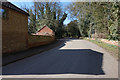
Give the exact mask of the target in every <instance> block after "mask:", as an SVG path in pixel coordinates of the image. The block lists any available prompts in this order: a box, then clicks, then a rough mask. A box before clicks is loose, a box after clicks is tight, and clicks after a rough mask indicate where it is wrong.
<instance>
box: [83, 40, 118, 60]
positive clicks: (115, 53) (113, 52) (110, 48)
mask: <svg viewBox="0 0 120 80" xmlns="http://www.w3.org/2000/svg"><path fill="white" fill-rule="evenodd" d="M84 40H88V41H90V42H92V43H95V44H97V45H98V46H100V47H102V48H104V49H105V50H107V51H108V52H110V53H111V55H112V56H114V57H115V58H117V59H118V52H119V49H120V47H118V46H115V45H111V44H108V43H104V42H102V41H100V40H90V39H84ZM118 48H119V49H118Z"/></svg>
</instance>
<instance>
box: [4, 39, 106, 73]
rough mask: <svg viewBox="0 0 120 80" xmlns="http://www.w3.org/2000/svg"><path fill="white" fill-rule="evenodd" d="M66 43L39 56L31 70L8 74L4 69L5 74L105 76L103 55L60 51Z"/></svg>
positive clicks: (84, 50) (91, 52)
mask: <svg viewBox="0 0 120 80" xmlns="http://www.w3.org/2000/svg"><path fill="white" fill-rule="evenodd" d="M66 41H68V40H66ZM66 41H65V42H63V43H62V44H61V45H60V46H58V47H56V48H54V49H52V50H50V51H48V52H47V53H43V54H44V55H41V56H39V63H37V64H35V65H34V66H33V67H32V68H31V69H29V70H26V71H25V72H18V73H17V71H16V73H12V72H11V73H10V72H9V73H7V71H6V70H5V71H4V69H3V74H5V75H12V74H17V75H21V74H22V75H23V74H24V75H33V74H34V75H35V74H37V75H41V74H89V75H104V74H105V73H104V71H103V70H102V61H103V53H100V52H96V51H93V50H91V49H61V50H60V48H61V47H63V46H65V43H66ZM69 41H70V40H69ZM21 66H22V65H21ZM28 68H29V66H28ZM13 70H14V69H13Z"/></svg>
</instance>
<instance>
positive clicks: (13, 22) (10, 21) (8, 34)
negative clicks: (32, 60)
mask: <svg viewBox="0 0 120 80" xmlns="http://www.w3.org/2000/svg"><path fill="white" fill-rule="evenodd" d="M2 8H3V9H5V10H6V12H7V16H6V18H3V19H2V53H11V52H16V51H21V50H25V49H27V44H26V43H27V37H28V35H27V34H28V16H27V15H24V14H22V13H19V12H17V11H15V10H12V9H9V8H6V7H2Z"/></svg>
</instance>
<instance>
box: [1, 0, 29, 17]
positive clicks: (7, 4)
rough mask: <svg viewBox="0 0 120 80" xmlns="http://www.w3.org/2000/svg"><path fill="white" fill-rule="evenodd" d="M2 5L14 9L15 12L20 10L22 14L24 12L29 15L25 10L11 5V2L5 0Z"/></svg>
mask: <svg viewBox="0 0 120 80" xmlns="http://www.w3.org/2000/svg"><path fill="white" fill-rule="evenodd" d="M2 6H4V7H7V8H10V9H13V10H15V11H17V12H20V13H22V14H25V15H28V16H29V14H28V13H27V12H25V11H24V10H22V9H20V8H18V7H17V6H15V5H13V4H12V3H10V2H8V1H7V2H2Z"/></svg>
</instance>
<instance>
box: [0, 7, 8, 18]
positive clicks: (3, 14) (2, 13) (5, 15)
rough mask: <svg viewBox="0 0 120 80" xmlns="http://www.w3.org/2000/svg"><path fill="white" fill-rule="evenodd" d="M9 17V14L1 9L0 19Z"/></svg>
mask: <svg viewBox="0 0 120 80" xmlns="http://www.w3.org/2000/svg"><path fill="white" fill-rule="evenodd" d="M6 17H7V12H6V10H5V9H0V18H6Z"/></svg>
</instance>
